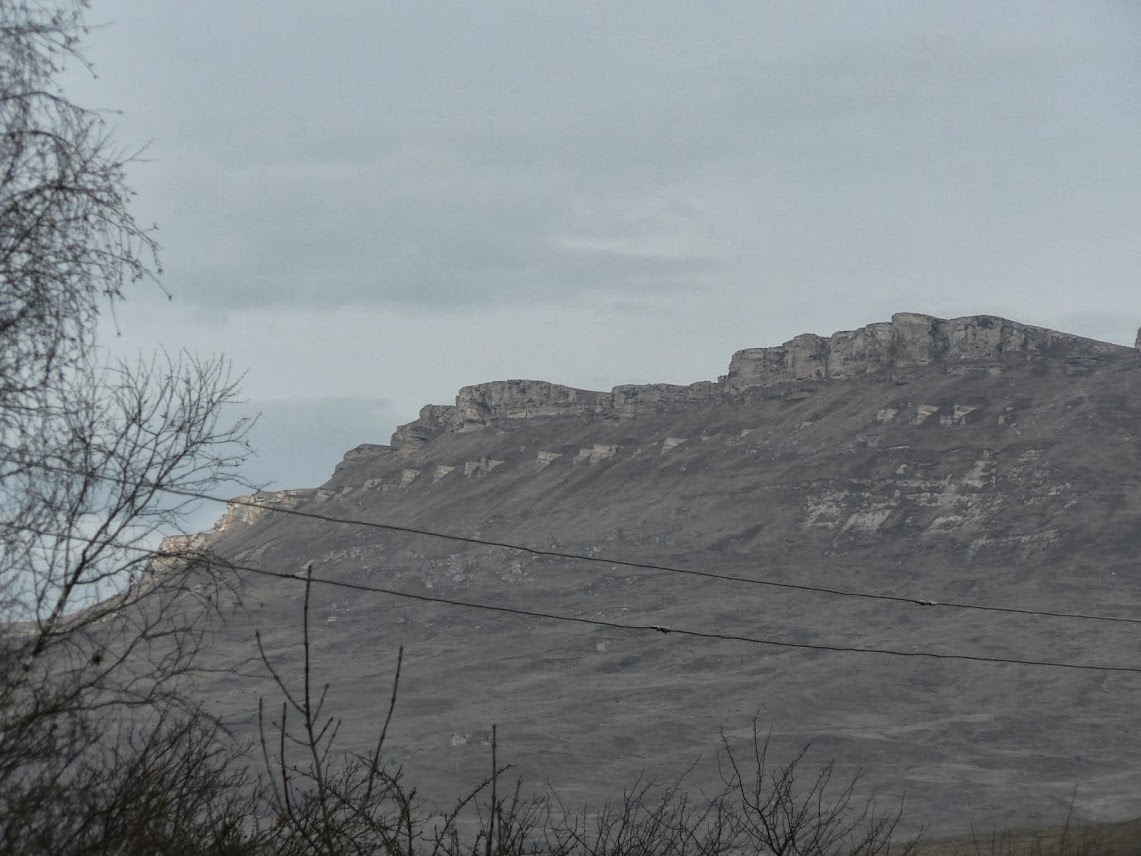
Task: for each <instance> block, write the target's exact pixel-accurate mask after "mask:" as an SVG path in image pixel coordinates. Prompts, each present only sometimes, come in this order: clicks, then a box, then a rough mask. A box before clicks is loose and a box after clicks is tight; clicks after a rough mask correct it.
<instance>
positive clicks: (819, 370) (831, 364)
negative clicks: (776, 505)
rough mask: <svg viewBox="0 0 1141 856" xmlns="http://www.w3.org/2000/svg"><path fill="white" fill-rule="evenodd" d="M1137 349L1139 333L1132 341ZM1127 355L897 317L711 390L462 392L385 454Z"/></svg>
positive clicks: (1008, 329) (985, 321) (1016, 329)
mask: <svg viewBox="0 0 1141 856" xmlns="http://www.w3.org/2000/svg"><path fill="white" fill-rule="evenodd" d="M1138 349H1139V350H1141V332H1139V334H1138ZM1129 353H1130V349H1128V348H1125V347H1122V346H1120V345H1113V344H1109V343H1106V342H1098V341H1095V340H1093V339H1085V338H1082V337H1080V336H1072V335H1068V334H1066V333H1059V332H1056V331H1054V330H1048V329H1046V328H1044V327H1032V326H1029V325H1026V324H1019V323H1017V322H1014V321H1008V320H1007V319H1005V318H998V317H995V316H992V315H974V316H970V317H966V318H953V319H944V318H934V317H932V316H930V315H920V314H916V313H911V312H900V313H897V314H895V315H893V316H892V319H891V321H890V322H883V323H877V324H869V325H867V326H866V327H861V328H859V329H858V330H846V331H841V332H838V333H833V334H832V335H831V336H828V337H824V336H818V335H816V334H814V333H804V334H802V335H800V336H796V337H795V338H793V339H791V340H790V341H788V342H785V343H784V344H783V345H777V346H775V347H768V348H747V349H745V350H742V351H737V353H735V354H733V357H732V359H731V360H730V363H729V372H728V374H726V375H725V376H724V377H722V378H720V379H719V380H717V381H716V382H714V381H701V382H699V383H695V384H690V385H689V386H679V385H674V384H646V385H623V386H616V387H614V389H612V390H611V391H610V392H608V393H607V392H595V391H591V390H584V389H574V388H572V387H569V386H562V385H560V384H557V383H548V382H547V381H538V380H504V381H493V382H490V383H481V384H477V385H475V386H465V387H463V388H462V389H461V390H460V391H459V394H458V395H457V396H456V403H455V405H428V406H427V407H425V408H423V409H422V410H421V411H420V418H419V419H417V420H416V421H415V422H410V423H408V424H407V425H402V426H400V427H399V428H398V429H397V430H396V433H395V434H394V435H393V437H392V448H394V449H396V450H398V451H404V452H411V451H414V450H415V449H416V448H419V447H420V446H421V445H422V444H423V443H425V442H427V441H429V440H430V439H431V438H432V437H435V436H438V435H439V434H440V433H443V432H447V431H473V430H479V429H481V428H484V427H486V426H487V425H489V424H491V423H493V422H495V421H497V420H504V419H536V418H550V417H566V416H578V417H583V416H599V417H602V418H614V419H621V418H628V417H634V416H637V415H640V414H642V413H647V412H650V411H652V410H654V409H657V408H660V407H664V406H668V405H670V404H671V403H675V402H681V401H700V400H706V399H715V398H718V397H722V396H727V395H733V394H735V393H738V392H740V391H742V390H746V389H751V388H757V387H774V386H779V385H781V384H788V383H805V382H825V381H853V380H860V379H868V380H877V379H880V380H887V379H890V378H892V377H896V376H898V375H899V374H901V373H907V372H910V371H915V370H918V369H922V368H924V367H935V368H942V369H944V370H946V371H955V370H957V369H959V368H971V369H980V368H981V369H989V370H992V371H1001V370H1002V368H1003V367H1004V366H1007V365H1010V364H1012V363H1015V362H1025V361H1031V360H1048V359H1057V360H1065V361H1070V362H1077V363H1083V362H1084V363H1089V362H1098V361H1101V360H1105V359H1109V358H1113V357H1120V356H1122V355H1126V354H1129Z"/></svg>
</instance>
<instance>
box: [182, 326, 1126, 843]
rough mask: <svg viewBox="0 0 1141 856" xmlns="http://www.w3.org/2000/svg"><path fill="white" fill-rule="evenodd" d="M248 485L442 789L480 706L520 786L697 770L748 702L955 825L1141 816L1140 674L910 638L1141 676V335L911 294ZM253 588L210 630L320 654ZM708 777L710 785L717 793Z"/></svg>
mask: <svg viewBox="0 0 1141 856" xmlns="http://www.w3.org/2000/svg"><path fill="white" fill-rule="evenodd" d="M253 499H254V501H256V502H258V503H259V504H261V505H265V506H267V507H266V508H258V509H253V508H249V507H247V506H245V505H241V504H238V503H235V504H234V505H233V506H232V507H231V508H230V509H229V510H228V511H227V513H226V515H225V517H224V518H223V520H222V521H220V523H219V525H218V526H217V527H216V528H215V530H214V531H213V532H212V533H210V534H209V535H208V536H206V540H207V541H208V542H210V543H212V545H213V548H214V549H215V550H216V551H218V552H219V553H220V554H222V555H223V556H225V557H228V558H232V559H234V560H235V561H236V562H238V563H239V564H242V565H247V566H257V567H262V568H267V569H272V570H274V571H284V572H293V571H296V570H298V569H299V568H302V567H304V566H305V565H306V564H308V563H310V562H312V563H313V565H314V570H315V573H317V574H318V575H320V576H321V577H323V578H327V579H330V580H335V581H342V582H344V583H347V584H349V585H351V586H353V588H351V589H345V588H335V587H331V586H328V587H327V586H320V587H317V588H315V589H314V591H313V599H312V604H311V620H312V624H313V633H312V637H311V642H312V655H313V658H314V662H315V663H317V664H318V666H317V668H318V669H319V671H320V679H321V680H322V681H326V680H327V681H329V682H330V683H331V684H332V686H333V689H332V690H331V691H330V693H331V695H330V706H331V709H332V708H334V707H335V708H336V711H337V715H338V716H343V718H344V727H343V729H342V731H341V732H340V733H341V735H342V737H343V739H344V740H345V741H347V742H348V743H349V744H350V747H351V748H355V749H358V750H360V751H366V750H367V748H368V747H370V746H371V745H372V743H371V741H372V740H373V739H374V738H375V732H374V731H372V726H373V725H375V724H376V723H375V717H374V714H375V713H376V711H377V710H381V711H382V710H383V709H384V705H385V704H386V703H387V696H386V695H385V692H386V689H385V684H386V680H387V678H388V677H389V676H390V675H391V669H392V667H393V664H394V657H395V652H396V650H397V648H398V647H399V646H401V645H403V646H404V649H405V661H404V665H405V673H404V675H405V677H404V678H402V683H401V694H400V695H401V698H400V703H399V708H398V714H397V718H396V720H394V723H393V728H394V730H393V732H391V733H390V738H391V740H392V743H391V751H392V753H393V756H394V757H395V758H396V759H397V761H398V762H399V763H403V764H405V768H406V770H407V771H408V772H409V775H410V776H414V779H415V782H416V784H417V786H419V787H421V788H422V789H423V790H422V792H423V793H425V794H432V795H434V796H438V797H440V798H441V799H443V800H450V799H452V798H453V797H454V787H455V784H456V782H458V781H459V782H465V783H466V782H469V781H473V780H474V781H478V780H480V779H482V777H483V776H484V775H486V772H485V771H486V767H487V764H488V763H489V759H488V758H487V750H486V748H483V747H481V746H480V745H479V743H480V738H479V737H478V735H480V734H482V733H484V731H485V730H486V729H487V728H488V727H489V725H490V724H491V723H497V724H498V726H499V732H498V733H499V735H500V738H499V739H500V744H499V746H500V751H501V752H502V753H503V754H502V755H501V756H500V757H502V758H504V759H505V760H507V761H508V762H511V763H517V764H518V765H519V768H518V769H519V771H520V773H521V774H522V775H524V777H525V779H526V782H527V783H529V784H538V783H541V782H542V781H544V780H545V779H550V780H551V781H552V782H553V783H554V784H555V785H556V786H557V787H559V788H560V793H561V794H563V795H564V796H567V797H569V799H570V800H571V801H579V800H580V799H581V800H582V801H591V802H593V803H597V802H599V801H601V800H602V799H604V798H606V797H608V796H612V795H613V794H614V790H615V788H620V787H621V786H622V785H624V784H628V783H629V782H631V781H632V780H633V778H634V777H635V776H636V775H637V774H638V772H639V771H642V770H645V771H647V772H648V774H649V775H651V776H653V775H663V776H667V775H669V774H671V773H675V772H677V771H678V769H679V767H685V766H686V765H687V764H688V762H690V761H692V760H693V759H694V758H696V757H699V756H701V757H704V758H706V759H709V758H710V753H711V751H712V749H713V747H714V746H715V744H716V742H717V729H718V727H719V726H725V727H726V728H727V729H728V732H727V733H729V734H730V735H732V734H734V733H736V734H740V733H741V731H740V729H741V728H742V727H745V728H747V726H748V721H749V718H750V717H751V716H752V715H753V714H759V715H760V722H761V724H762V726H763V727H765V728H768V727H772V729H773V732H772V733H773V740H774V750H773V751H774V755H773V757H774V758H775V757H777V755H778V754H780V755H781V757H787V756H786V755H784V753H785V752H791V751H795V749H796V748H798V747H799V746H800V745H802V744H803V743H804V742H805V741H808V740H811V741H813V742H814V745H815V746H816V747H817V752H818V753H819V754H818V755H817V756H816V757H820V756H821V755H823V758H824V759H827V758H835V759H836V760H837V763H838V764H839V765H841V767H842V768H843V769H845V770H849V771H850V770H853V769H854V768H856V767H863V768H864V769H865V770H866V772H867V782H869V783H870V784H874V785H876V786H877V787H879V788H880V789H881V790H883V791H887V792H888V793H890V794H896V795H898V794H900V793H906V795H907V806H908V817H909V819H911V820H913V821H914V822H916V823H927V824H929V825H930V827H931V829H932V830H935V831H936V832H938V831H952V830H961V829H962V827H963V825H964V824H965V823H966V822H967V820H968V819H969V820H973V821H974V822H975V823H976V825H977V826H979V827H986V826H989V825H990V824H991V823H1004V824H1005V823H1009V824H1022V823H1030V822H1033V823H1043V822H1049V821H1058V822H1061V821H1064V820H1065V818H1066V815H1067V812H1068V811H1069V805H1068V803H1069V801H1070V799H1071V797H1072V795H1073V792H1074V786H1075V784H1080V790H1079V793H1078V798H1077V800H1076V803H1075V805H1074V812H1075V813H1074V817H1075V818H1099V819H1116V818H1123V817H1126V816H1131V815H1135V814H1136V795H1137V793H1139V792H1141V749H1139V748H1138V743H1137V740H1136V735H1135V733H1133V732H1132V729H1133V728H1136V727H1137V715H1136V702H1137V692H1138V688H1139V686H1141V682H1139V681H1138V677H1137V675H1135V674H1133V673H1124V672H1096V671H1088V672H1087V671H1081V670H1075V669H1059V668H1053V669H1051V668H1043V667H1033V666H1028V665H1019V664H1017V663H1008V664H996V663H985V662H975V661H961V660H949V659H940V658H939V657H919V656H914V657H913V656H912V655H913V654H919V653H930V654H936V655H944V654H945V655H965V656H968V657H970V656H978V657H994V658H1007V659H1013V660H1054V661H1065V662H1068V663H1071V664H1077V665H1081V664H1086V665H1098V664H1102V665H1106V664H1108V665H1114V666H1126V667H1141V661H1139V659H1138V656H1139V655H1138V646H1137V625H1136V624H1135V623H1130V622H1132V621H1135V619H1136V616H1138V615H1141V573H1138V567H1137V557H1138V555H1141V356H1139V355H1138V353H1137V351H1136V350H1134V349H1131V348H1125V347H1119V346H1116V345H1110V344H1105V343H1101V342H1095V341H1091V340H1088V339H1083V338H1080V337H1076V336H1069V335H1065V334H1062V333H1057V332H1054V331H1050V330H1044V329H1041V328H1036V327H1030V326H1026V325H1022V324H1017V323H1014V322H1011V321H1006V320H1003V319H1000V318H992V317H988V316H977V317H971V318H960V319H952V320H942V319H936V318H930V317H927V316H917V315H896V316H895V317H894V318H893V319H892V321H891V322H890V323H884V324H873V325H869V326H868V327H864V328H862V329H860V330H855V331H851V332H843V333H836V334H834V335H832V336H829V337H821V336H812V335H806V336H798V337H796V338H794V339H792V340H791V341H790V342H787V343H785V344H784V345H781V346H777V347H772V348H756V349H749V350H745V351H740V352H738V353H737V354H735V355H734V356H733V359H732V362H731V364H730V367H729V371H728V373H727V374H726V375H725V376H724V377H722V378H719V379H718V380H716V381H707V382H702V383H697V384H693V385H690V386H675V385H666V384H662V385H645V386H620V387H616V388H614V389H613V390H611V391H609V392H592V391H587V390H579V389H573V388H570V387H566V386H559V385H557V384H553V383H546V382H541V381H503V382H497V383H488V384H480V385H477V386H471V387H465V388H464V389H462V390H460V393H459V395H458V396H457V400H456V403H455V404H453V405H430V406H428V407H425V408H424V409H423V410H422V411H421V414H420V418H419V419H417V420H416V421H414V422H412V423H409V424H408V425H405V426H402V427H401V428H400V429H399V430H398V431H397V432H396V435H395V436H394V437H393V441H392V445H391V446H389V445H381V444H375V443H373V444H365V445H362V446H359V447H357V448H356V449H353V450H352V451H350V452H349V453H347V454H346V455H345V459H344V461H342V462H341V464H340V465H339V466H338V467H337V469H336V471H335V473H333V475H332V477H331V478H330V479H329V481H327V482H326V483H325V484H323V485H321V486H320V487H319V488H315V489H309V490H302V491H284V492H280V493H276V494H272V495H265V494H263V495H259V496H257V497H254V498H253ZM274 509H277V510H281V509H295V510H302V511H304V512H306V513H309V514H312V515H313V516H311V517H305V518H302V517H297V516H291V515H288V514H282V513H277V511H275V510H274ZM322 518H328V519H322ZM349 521H352V522H349ZM368 523H381V524H384V525H387V526H395V527H403V528H402V529H400V531H393V530H392V529H386V528H383V527H380V528H378V527H376V526H368V525H367V524H368ZM418 530H430V531H433V532H442V533H448V534H451V535H456V536H460V537H463V538H475V539H482V540H487V541H494V542H498V543H501V544H517V545H523V546H526V547H528V548H530V549H531V550H539V551H543V550H546V551H557V552H558V553H559V554H561V555H554V554H550V553H548V554H546V555H536V554H535V553H534V552H527V551H522V550H508V549H501V548H499V547H491V546H488V545H479V544H473V543H470V542H457V541H453V540H447V539H443V538H438V537H430V536H426V535H422V534H417V531H418ZM195 543H199V542H195ZM568 554H573V555H575V556H585V557H590V558H593V559H595V561H594V562H587V561H583V560H581V559H572V558H568ZM620 563H644V564H651V565H668V566H671V567H674V568H686V569H693V570H697V571H711V572H714V573H717V574H722V575H729V576H732V577H734V578H736V579H735V580H728V581H727V580H724V579H712V578H706V577H699V576H693V575H685V574H678V573H671V572H665V571H662V570H660V569H654V568H639V567H634V566H632V564H620ZM242 582H243V590H242V591H243V603H244V604H245V607H246V610H245V611H244V612H239V613H237V614H235V615H234V616H233V617H231V618H228V621H227V626H226V628H225V630H224V632H223V633H222V634H220V636H219V638H218V639H217V640H216V641H215V642H213V643H212V646H211V654H214V653H217V654H218V655H219V656H220V655H222V654H228V655H229V656H231V657H232V658H233V659H234V660H236V661H241V660H242V659H243V658H247V657H248V656H249V655H250V653H251V651H256V645H255V644H254V642H253V638H254V632H255V631H257V632H258V633H260V637H261V639H262V641H263V643H264V645H265V646H266V650H267V651H268V652H270V653H271V656H272V657H273V658H274V662H275V663H279V664H281V667H282V668H283V669H289V670H292V671H291V672H290V673H291V674H294V675H295V674H298V672H297V671H296V670H297V669H298V668H299V664H298V656H299V654H298V652H299V645H298V632H297V630H298V628H297V622H298V613H299V608H300V606H299V599H298V598H299V592H298V590H297V588H296V586H295V585H294V584H293V582H292V581H287V580H280V579H266V578H264V577H258V576H254V575H249V576H247V577H245V578H243V580H242ZM753 582H756V583H758V584H756V585H754V584H752V583H753ZM774 583H775V584H776V586H775V587H774V586H773V585H772V584H774ZM783 584H796V585H810V586H814V587H818V588H822V589H827V590H829V591H833V592H835V591H848V592H852V591H857V592H863V593H872V594H882V595H889V596H891V597H896V598H899V600H898V601H891V602H885V601H878V600H866V599H860V598H853V597H849V596H843V595H825V594H823V593H820V592H817V593H811V592H805V591H802V590H794V589H786V588H782V587H781V586H782V585H783ZM370 587H375V588H378V589H383V590H384V592H381V591H371V590H370ZM393 592H399V593H402V594H404V595H406V597H396V596H393V594H392V593H393ZM424 598H428V599H431V598H442V599H444V600H445V601H447V602H448V603H450V604H451V605H448V603H425V602H424ZM949 602H954V603H959V604H974V605H982V606H984V607H986V609H985V610H974V609H963V608H957V607H956V608H950V607H948V606H946V604H948V603H949ZM457 603H463V604H481V605H485V606H486V605H496V606H502V607H507V608H509V609H517V610H520V611H535V612H545V613H551V614H558V615H565V616H571V617H574V618H576V619H578V620H579V621H580V622H590V621H595V620H598V621H601V622H607V624H606V625H605V626H592V625H589V624H587V623H573V622H557V621H540V620H537V619H527V618H523V617H522V616H520V615H517V614H513V615H504V614H497V613H494V612H488V611H487V610H483V609H473V608H462V607H459V606H456V604H457ZM1005 607H1011V608H1014V609H1017V610H1036V611H1040V612H1041V613H1042V614H1036V615H1026V614H1023V613H1021V612H1003V611H994V610H996V609H997V610H1001V609H1003V608H1005ZM1050 613H1053V615H1050ZM1058 613H1082V614H1083V615H1086V616H1088V615H1099V616H1105V617H1110V618H1113V619H1114V620H1111V621H1102V620H1093V619H1085V618H1082V619H1074V618H1062V617H1059V616H1058ZM1122 619H1124V620H1122ZM630 624H636V625H642V626H646V625H658V626H664V627H672V628H686V629H690V630H694V631H698V632H702V633H709V634H712V635H717V634H723V635H726V636H729V637H749V638H753V639H757V638H763V639H768V640H773V643H772V644H771V645H768V644H746V643H744V642H742V641H740V639H738V640H737V641H733V639H725V638H720V639H715V638H702V639H698V638H693V637H684V636H682V635H681V634H679V633H672V634H659V633H649V634H647V633H638V632H635V631H627V630H623V629H622V626H623V625H630ZM799 645H804V646H816V647H814V648H810V649H801V648H798V647H797V646H799ZM848 648H864V649H869V648H871V649H891V650H894V651H897V652H901V654H902V655H903V656H895V657H888V656H872V655H868V654H864V655H855V654H851V653H848V654H845V653H840V652H841V651H843V650H844V649H848ZM830 649H831V650H830ZM378 676H380V677H379V678H378ZM204 693H205V697H207V698H209V699H210V702H211V703H212V704H214V705H216V706H217V707H218V708H219V709H220V710H222V712H223V713H225V714H226V715H227V716H228V717H231V718H232V719H233V720H234V721H237V722H242V721H245V722H246V723H247V725H250V724H251V723H252V722H253V716H254V714H251V711H256V709H257V700H258V698H259V697H260V696H268V697H269V698H273V693H274V687H273V685H272V682H268V681H262V682H261V683H258V681H257V679H256V676H251V675H249V674H248V673H243V675H242V677H240V678H238V677H232V678H218V679H217V680H216V682H215V683H211V684H210V685H209V686H207V687H205V689H204ZM242 717H247V718H246V720H242ZM250 727H251V729H252V728H253V726H252V725H250ZM735 729H736V731H735ZM249 733H250V735H251V736H253V737H254V739H256V733H254V732H253V731H252V730H251V732H249ZM702 770H704V772H702ZM702 770H695V772H694V773H693V777H692V778H691V780H690V781H691V784H693V785H695V786H703V785H708V784H715V783H716V781H717V774H716V771H715V770H710V769H707V768H702ZM706 774H708V776H707V777H706V778H702V776H703V775H706Z"/></svg>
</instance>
